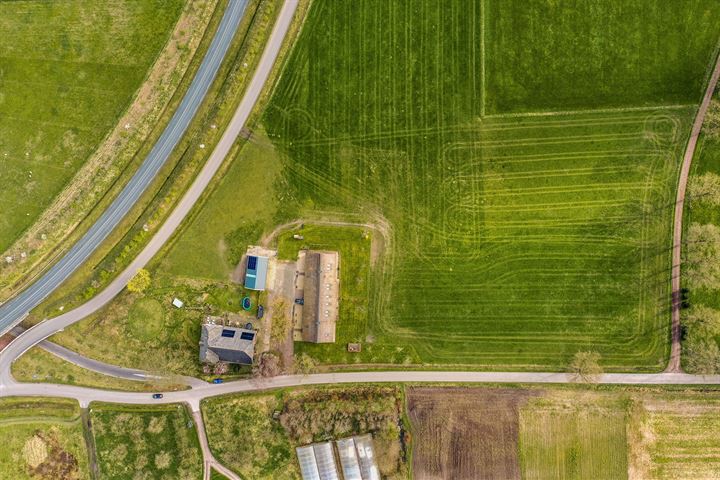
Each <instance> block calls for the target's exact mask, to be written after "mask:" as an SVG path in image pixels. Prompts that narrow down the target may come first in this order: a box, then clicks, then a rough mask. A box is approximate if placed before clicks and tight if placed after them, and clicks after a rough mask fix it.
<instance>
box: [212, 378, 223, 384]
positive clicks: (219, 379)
mask: <svg viewBox="0 0 720 480" xmlns="http://www.w3.org/2000/svg"><path fill="white" fill-rule="evenodd" d="M222 382H223V379H222V378H215V379H213V383H214V384H215V385H217V384H219V383H222Z"/></svg>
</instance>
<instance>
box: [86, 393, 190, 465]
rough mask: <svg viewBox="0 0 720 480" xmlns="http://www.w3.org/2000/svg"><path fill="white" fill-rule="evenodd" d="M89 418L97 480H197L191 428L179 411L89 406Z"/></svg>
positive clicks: (179, 407)
mask: <svg viewBox="0 0 720 480" xmlns="http://www.w3.org/2000/svg"><path fill="white" fill-rule="evenodd" d="M90 415H91V419H92V430H93V435H94V436H95V444H96V449H97V458H98V465H99V470H100V475H101V477H102V478H108V479H111V478H112V479H121V478H173V479H195V478H200V477H201V476H202V468H203V467H202V465H203V463H202V453H201V451H200V444H199V441H198V437H197V432H196V429H195V424H194V423H193V420H192V417H191V416H190V414H189V413H188V411H187V409H186V408H185V407H184V406H182V405H163V406H156V407H152V406H130V405H122V406H119V405H107V404H97V403H93V404H92V405H91V406H90Z"/></svg>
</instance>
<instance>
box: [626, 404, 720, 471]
mask: <svg viewBox="0 0 720 480" xmlns="http://www.w3.org/2000/svg"><path fill="white" fill-rule="evenodd" d="M642 406H643V410H644V412H645V413H644V415H642V417H641V419H642V420H641V423H640V429H639V430H640V432H641V435H640V436H639V438H640V442H639V443H638V445H637V446H636V449H635V453H636V455H635V458H636V459H637V460H636V463H635V465H634V467H635V469H636V470H635V471H636V473H637V478H652V479H658V480H660V479H662V480H671V479H684V478H717V473H718V471H720V437H718V435H717V432H718V428H720V397H718V395H717V394H709V393H705V394H702V395H664V396H657V397H654V398H653V397H649V396H646V397H645V398H644V401H643V402H642Z"/></svg>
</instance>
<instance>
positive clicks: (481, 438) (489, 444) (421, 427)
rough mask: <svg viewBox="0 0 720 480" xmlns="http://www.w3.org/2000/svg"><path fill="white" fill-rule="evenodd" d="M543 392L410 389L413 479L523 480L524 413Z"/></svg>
mask: <svg viewBox="0 0 720 480" xmlns="http://www.w3.org/2000/svg"><path fill="white" fill-rule="evenodd" d="M541 394H542V391H540V390H532V391H528V390H520V389H488V388H409V389H408V390H407V404H408V415H409V417H410V421H411V422H412V429H413V433H414V453H413V476H414V478H417V479H422V480H439V479H447V478H452V479H455V480H464V479H467V480H477V479H499V480H509V479H513V478H520V473H521V471H520V459H519V457H518V433H519V415H518V412H519V410H520V408H521V407H522V406H523V405H524V404H525V403H526V402H527V401H528V399H530V398H532V397H535V396H538V395H541Z"/></svg>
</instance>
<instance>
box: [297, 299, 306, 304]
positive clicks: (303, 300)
mask: <svg viewBox="0 0 720 480" xmlns="http://www.w3.org/2000/svg"><path fill="white" fill-rule="evenodd" d="M295 303H297V304H298V305H305V299H304V298H296V299H295Z"/></svg>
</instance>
